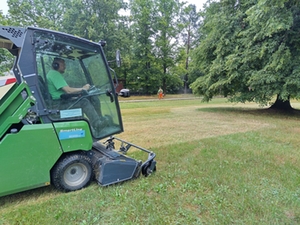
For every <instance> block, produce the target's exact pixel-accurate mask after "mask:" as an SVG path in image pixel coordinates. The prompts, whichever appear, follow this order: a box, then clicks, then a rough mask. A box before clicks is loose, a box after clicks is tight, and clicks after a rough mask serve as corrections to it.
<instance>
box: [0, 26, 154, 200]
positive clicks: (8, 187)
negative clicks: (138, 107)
mask: <svg viewBox="0 0 300 225" xmlns="http://www.w3.org/2000/svg"><path fill="white" fill-rule="evenodd" d="M104 45H105V42H100V43H95V42H91V41H88V40H86V39H82V38H79V37H75V36H72V35H69V34H65V33H61V32H55V31H51V30H46V29H40V28H35V27H28V28H19V27H8V26H0V47H1V48H5V49H7V50H8V51H9V52H10V53H11V54H12V55H13V56H14V57H15V62H14V65H13V68H12V73H13V74H14V76H13V77H11V76H3V77H0V93H1V91H2V92H3V89H4V88H5V91H4V93H2V97H1V95H0V97H1V99H0V196H5V195H9V194H13V193H17V192H21V191H25V190H29V189H33V188H37V187H42V186H46V185H50V184H52V185H54V186H55V187H56V188H57V189H59V190H61V191H66V192H67V191H75V190H78V189H81V188H83V187H86V186H87V185H88V184H89V183H90V182H91V181H92V180H93V179H95V180H96V181H97V183H98V184H100V185H101V186H107V185H111V184H116V183H119V182H124V181H127V180H131V179H135V178H137V177H139V175H140V174H143V175H144V176H148V175H150V174H151V173H152V172H154V171H155V170H156V161H155V153H153V152H151V151H149V150H147V149H144V148H142V147H139V146H137V145H134V144H132V143H130V142H127V141H124V140H121V139H119V138H117V137H115V136H113V135H115V134H118V133H121V132H123V124H122V118H121V112H120V107H119V103H118V96H119V95H120V94H119V95H118V94H117V92H116V88H115V87H116V83H117V82H115V80H116V77H113V76H112V74H111V71H113V70H112V69H111V68H110V67H109V65H108V62H107V60H106V58H105V55H104V53H103V49H102V47H103V46H104ZM55 58H60V59H62V60H64V62H65V65H66V66H67V69H66V71H65V73H64V74H63V77H64V79H65V81H66V83H67V84H68V85H69V86H70V87H82V86H83V85H84V84H90V88H89V89H88V90H84V89H83V90H82V91H79V92H78V93H72V94H67V93H66V94H62V95H61V97H60V99H53V97H52V96H51V93H50V92H49V79H48V77H47V73H48V72H49V70H51V69H53V68H55V67H56V65H54V60H55ZM116 61H117V64H120V57H119V52H118V51H117V54H116ZM8 87H9V88H8ZM123 95H124V96H129V93H126V92H123ZM86 101H89V102H93V101H96V102H98V103H97V104H95V106H97V107H96V108H95V111H96V112H97V115H98V116H99V117H97V118H98V120H97V121H95V120H93V121H92V120H91V119H90V118H89V117H88V116H87V114H86V113H85V112H86V111H85V104H80V103H81V102H86ZM62 102H64V103H67V104H61V103H62ZM66 105H67V106H66ZM78 105H81V107H79V106H78ZM65 106H66V107H65ZM103 139H104V140H105V141H104V142H101V140H103ZM116 143H118V145H119V146H120V148H119V149H118V150H116V149H115V145H116ZM131 147H133V148H136V149H138V150H140V151H142V152H144V153H146V154H147V155H148V156H146V160H144V161H141V160H136V159H133V158H131V157H129V156H127V155H126V153H127V152H128V151H129V149H130V148H131Z"/></svg>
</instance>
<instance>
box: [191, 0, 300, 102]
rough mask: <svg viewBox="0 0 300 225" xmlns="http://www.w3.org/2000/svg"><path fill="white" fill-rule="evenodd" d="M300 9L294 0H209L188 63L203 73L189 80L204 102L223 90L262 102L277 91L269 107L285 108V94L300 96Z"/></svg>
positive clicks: (239, 98)
mask: <svg viewBox="0 0 300 225" xmlns="http://www.w3.org/2000/svg"><path fill="white" fill-rule="evenodd" d="M299 14H300V10H299V2H298V1H296V0H280V1H275V2H274V1H271V0H251V1H246V0H226V1H225V0H224V1H221V2H219V3H213V4H211V5H210V6H209V7H208V8H207V11H206V17H205V22H204V26H203V28H202V32H203V34H204V35H203V39H202V40H201V43H200V46H199V48H198V49H197V51H196V52H195V64H194V66H193V69H194V70H197V69H200V70H201V71H202V72H203V73H204V76H202V77H200V78H198V79H197V80H196V81H195V82H194V83H193V84H192V89H193V91H194V92H195V93H197V94H201V95H204V100H207V101H208V100H210V99H211V98H212V97H213V96H214V95H218V94H223V95H224V96H226V97H229V100H231V101H236V102H246V101H254V102H257V103H260V104H263V105H267V104H268V103H269V102H270V101H272V99H273V98H274V96H276V97H277V98H276V99H277V100H276V102H275V104H274V105H273V106H275V107H279V108H290V104H289V100H290V98H299V97H300V92H299V88H300V82H299V78H300V73H299V72H300V68H299V63H298V62H299V57H300V51H299V50H300V48H299V47H300V45H299V44H300V42H299V31H300V26H299ZM196 64H198V65H199V66H197V65H196ZM281 103H283V104H281Z"/></svg>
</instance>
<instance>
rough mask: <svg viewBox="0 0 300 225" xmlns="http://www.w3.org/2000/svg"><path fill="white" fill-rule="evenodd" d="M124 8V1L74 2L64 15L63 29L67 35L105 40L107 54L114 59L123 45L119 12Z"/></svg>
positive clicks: (88, 0) (78, 0) (77, 0)
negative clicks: (116, 51)
mask: <svg viewBox="0 0 300 225" xmlns="http://www.w3.org/2000/svg"><path fill="white" fill-rule="evenodd" d="M123 7H124V3H123V0H115V1H103V0H85V1H82V0H72V1H71V5H70V7H69V8H68V9H67V10H66V12H65V14H64V20H63V27H64V29H65V31H66V32H67V33H71V34H74V35H78V36H80V37H83V38H86V39H89V40H93V41H96V42H97V41H100V40H105V41H106V42H107V45H106V47H105V51H106V54H107V56H108V58H109V59H110V58H114V54H115V50H116V49H117V48H119V46H120V44H121V43H122V40H121V38H120V37H121V36H122V35H121V34H120V33H121V32H122V30H120V29H119V28H120V27H119V23H120V22H122V21H121V17H120V15H119V14H118V12H119V10H120V9H122V8H123ZM123 31H124V30H123Z"/></svg>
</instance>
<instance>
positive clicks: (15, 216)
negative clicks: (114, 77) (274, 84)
mask: <svg viewBox="0 0 300 225" xmlns="http://www.w3.org/2000/svg"><path fill="white" fill-rule="evenodd" d="M120 105H121V109H122V113H123V119H124V127H125V132H124V133H123V134H121V135H119V137H121V138H123V139H125V140H128V141H130V142H133V143H135V144H137V145H140V146H142V147H146V148H149V149H151V150H152V151H154V152H155V153H156V155H157V157H156V159H157V172H156V173H155V174H153V175H151V176H150V177H147V178H144V177H141V178H139V179H137V180H133V181H129V182H125V183H123V184H120V185H113V186H110V187H106V188H103V187H100V186H98V185H97V184H95V183H93V184H92V185H90V186H89V187H87V188H85V189H83V190H80V191H76V192H71V193H60V192H58V191H56V190H55V189H53V188H52V187H46V188H39V189H35V190H31V191H27V192H23V193H19V194H15V195H10V196H6V197H2V198H0V214H1V217H0V224H80V225H81V224H158V225H159V224H161V225H164V224H239V225H240V224H295V225H296V224H300V179H299V174H300V151H299V146H300V128H299V127H300V126H299V118H300V117H299V115H297V113H295V114H293V115H290V114H279V113H274V112H272V111H269V110H267V109H265V108H259V107H258V106H257V105H255V104H245V105H242V104H241V105H240V104H236V105H232V104H230V103H226V102H225V101H224V100H222V99H216V100H214V101H213V102H211V103H208V104H207V103H201V102H200V101H199V99H192V100H172V101H166V99H164V100H161V101H158V100H157V101H150V102H121V103H120ZM133 154H134V156H135V157H140V156H141V153H139V152H134V153H133Z"/></svg>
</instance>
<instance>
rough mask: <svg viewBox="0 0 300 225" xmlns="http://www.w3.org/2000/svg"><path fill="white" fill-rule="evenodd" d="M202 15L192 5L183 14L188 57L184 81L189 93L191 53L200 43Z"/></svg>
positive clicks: (186, 7)
mask: <svg viewBox="0 0 300 225" xmlns="http://www.w3.org/2000/svg"><path fill="white" fill-rule="evenodd" d="M200 19H201V17H200V13H197V9H196V6H195V5H193V4H190V5H188V6H185V7H184V10H183V13H182V18H181V20H182V26H183V30H182V32H181V33H182V38H183V42H184V45H185V48H186V57H185V70H186V72H185V73H184V77H183V81H184V92H185V93H187V89H188V86H189V74H188V69H189V61H190V51H191V49H192V48H194V47H195V46H196V45H197V43H198V42H199V33H198V29H199V28H200V24H201V20H200Z"/></svg>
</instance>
